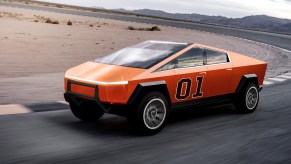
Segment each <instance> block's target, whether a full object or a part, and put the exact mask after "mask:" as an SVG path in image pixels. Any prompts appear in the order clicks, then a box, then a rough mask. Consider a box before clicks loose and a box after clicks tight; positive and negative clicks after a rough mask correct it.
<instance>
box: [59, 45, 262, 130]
mask: <svg viewBox="0 0 291 164" xmlns="http://www.w3.org/2000/svg"><path fill="white" fill-rule="evenodd" d="M266 68H267V63H265V62H263V61H260V60H257V59H254V58H251V57H247V56H244V55H241V54H237V53H234V52H230V51H227V50H222V49H218V48H214V47H210V46H206V45H202V44H197V43H176V42H165V41H145V42H142V43H139V44H136V45H133V46H130V47H127V48H124V49H121V50H119V51H117V52H114V53H112V54H109V55H105V56H101V57H98V58H97V59H95V60H93V61H88V62H86V63H83V64H81V65H79V66H76V67H74V68H71V69H69V70H67V71H66V74H65V79H64V82H65V85H64V86H65V88H64V89H65V93H64V96H65V99H66V101H67V102H69V104H70V107H71V110H72V112H73V114H74V115H75V116H76V117H77V118H79V119H81V120H83V121H94V120H97V119H99V118H100V117H102V115H103V114H104V113H112V114H117V115H121V116H125V117H126V118H127V121H128V124H129V126H130V127H131V128H132V129H134V130H135V131H136V132H139V133H140V134H144V135H152V134H156V133H158V132H159V131H161V130H162V129H163V127H164V126H165V123H166V120H167V117H168V114H169V111H170V110H172V109H179V108H185V107H189V106H198V105H210V104H216V103H221V102H223V103H227V102H228V103H229V102H233V103H234V104H235V107H236V109H237V110H238V111H239V112H242V113H251V112H253V111H254V110H255V109H256V108H257V105H258V102H259V91H260V90H261V89H262V85H263V80H264V76H265V72H266Z"/></svg>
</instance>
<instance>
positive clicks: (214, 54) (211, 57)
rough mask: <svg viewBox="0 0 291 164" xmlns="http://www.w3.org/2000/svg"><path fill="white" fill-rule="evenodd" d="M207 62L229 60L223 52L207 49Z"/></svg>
mask: <svg viewBox="0 0 291 164" xmlns="http://www.w3.org/2000/svg"><path fill="white" fill-rule="evenodd" d="M205 51H206V61H207V64H218V63H226V62H228V58H227V55H226V54H225V53H223V52H219V51H214V50H209V49H205Z"/></svg>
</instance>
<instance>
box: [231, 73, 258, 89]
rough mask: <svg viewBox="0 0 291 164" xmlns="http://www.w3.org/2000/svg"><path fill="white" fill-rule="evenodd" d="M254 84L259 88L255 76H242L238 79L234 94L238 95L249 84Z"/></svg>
mask: <svg viewBox="0 0 291 164" xmlns="http://www.w3.org/2000/svg"><path fill="white" fill-rule="evenodd" d="M251 82H252V83H254V84H256V85H257V87H259V83H258V76H257V75H256V74H247V75H243V76H242V77H241V79H240V82H239V84H238V86H237V88H236V90H235V93H240V92H241V91H242V89H243V88H244V87H245V86H246V85H247V84H249V83H251Z"/></svg>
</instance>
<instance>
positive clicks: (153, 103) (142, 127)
mask: <svg viewBox="0 0 291 164" xmlns="http://www.w3.org/2000/svg"><path fill="white" fill-rule="evenodd" d="M168 106H169V105H168V102H167V99H166V98H165V96H164V95H163V94H162V93H160V92H150V93H148V94H146V95H145V96H144V97H142V98H141V100H140V101H138V102H136V104H135V105H133V106H132V107H131V108H130V109H129V112H128V115H127V122H128V124H129V126H130V128H131V129H132V130H134V132H137V133H138V134H141V135H154V134H156V133H158V132H160V131H161V130H162V129H163V128H164V127H165V124H166V120H167V117H168Z"/></svg>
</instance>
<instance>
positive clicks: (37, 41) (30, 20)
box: [0, 6, 291, 104]
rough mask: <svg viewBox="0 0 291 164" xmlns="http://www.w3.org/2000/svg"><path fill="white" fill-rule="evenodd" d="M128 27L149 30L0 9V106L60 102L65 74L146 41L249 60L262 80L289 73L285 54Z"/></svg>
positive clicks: (182, 32)
mask: <svg viewBox="0 0 291 164" xmlns="http://www.w3.org/2000/svg"><path fill="white" fill-rule="evenodd" d="M47 19H51V20H52V21H58V22H59V24H48V23H45V21H46V20H47ZM69 20H70V21H71V22H72V26H69V25H67V22H68V21H69ZM90 26H92V27H90ZM128 26H133V27H137V28H139V27H141V28H148V27H152V26H154V25H149V24H141V23H132V22H124V21H116V20H107V19H99V18H91V17H83V16H73V15H67V14H58V13H50V12H45V11H35V10H27V9H18V8H10V7H3V6H0V104H10V103H21V104H27V103H39V102H49V101H59V100H63V75H64V72H65V70H66V69H68V68H70V67H73V66H76V65H78V64H80V63H83V62H86V61H88V60H93V59H95V58H96V57H97V56H99V55H103V54H108V53H110V52H113V51H116V50H118V49H120V48H123V47H126V46H129V45H132V44H136V43H138V42H142V41H145V40H165V41H177V42H198V43H202V44H208V45H211V46H214V47H218V48H222V49H227V50H230V51H234V52H238V53H242V54H245V55H248V56H252V57H255V58H257V59H260V60H263V61H266V62H268V64H269V65H268V70H267V75H266V78H268V77H274V76H277V75H279V74H282V73H285V72H288V71H289V70H290V68H291V64H290V63H291V57H290V55H291V54H290V53H288V52H285V51H281V50H279V49H276V48H272V47H269V46H265V45H262V44H256V43H253V42H249V41H245V40H241V39H236V38H233V37H228V36H223V35H218V34H211V33H206V32H201V31H193V30H186V29H178V28H173V27H164V26H159V27H160V28H161V31H131V30H128V29H127V27H128Z"/></svg>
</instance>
